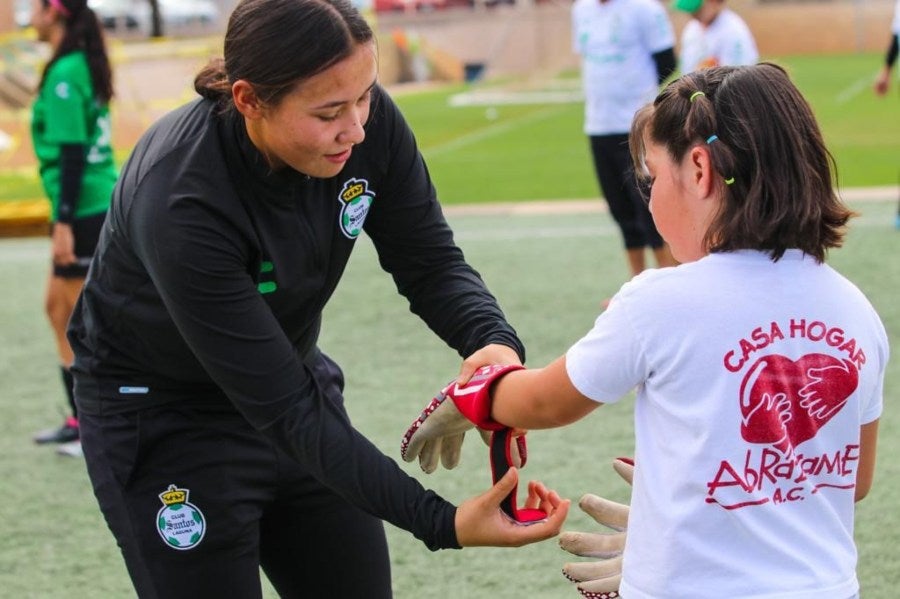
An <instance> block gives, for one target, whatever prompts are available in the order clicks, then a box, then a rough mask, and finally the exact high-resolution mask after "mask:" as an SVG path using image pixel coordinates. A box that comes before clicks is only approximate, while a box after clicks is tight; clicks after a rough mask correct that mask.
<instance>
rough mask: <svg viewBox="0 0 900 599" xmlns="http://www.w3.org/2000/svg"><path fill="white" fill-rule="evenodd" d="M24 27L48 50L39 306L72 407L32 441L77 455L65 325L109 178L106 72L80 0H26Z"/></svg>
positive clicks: (37, 116)
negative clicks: (46, 255)
mask: <svg viewBox="0 0 900 599" xmlns="http://www.w3.org/2000/svg"><path fill="white" fill-rule="evenodd" d="M31 24H32V26H34V28H35V31H36V32H37V35H38V39H39V40H41V41H43V42H48V43H49V44H50V46H51V48H52V54H51V57H50V60H49V62H48V63H47V66H46V67H45V68H44V72H43V74H42V76H41V82H40V86H39V89H38V95H37V99H36V100H35V102H34V107H33V113H32V123H31V134H32V141H33V143H34V151H35V154H36V155H37V159H38V165H39V168H40V174H41V182H42V183H43V185H44V190H45V192H46V194H47V197H48V198H49V200H50V204H51V207H52V211H51V238H52V244H51V247H52V258H53V270H52V272H51V273H50V280H49V283H48V286H47V298H46V311H47V316H48V317H49V319H50V324H51V326H52V327H53V331H54V333H55V335H56V344H57V349H58V351H59V358H60V367H61V371H62V377H63V382H64V384H65V388H66V392H67V393H68V397H69V405H70V406H71V410H72V413H71V415H69V416H67V417H66V419H65V421H64V423H63V425H62V426H61V427H59V428H53V429H50V430H46V431H42V432H40V433H38V434H37V435H35V437H34V440H35V442H37V443H61V444H62V445H60V447H59V452H60V453H61V454H63V455H81V446H80V444H79V435H78V420H77V413H76V410H75V403H74V401H73V399H72V397H73V395H72V387H73V383H72V375H71V373H70V372H69V367H70V366H71V364H72V361H73V356H72V349H71V347H70V346H69V343H68V341H67V340H66V335H65V330H66V324H67V323H68V321H69V317H70V316H71V314H72V308H73V307H74V305H75V300H76V299H77V297H78V294H79V293H80V292H81V287H82V285H83V284H84V279H85V276H86V275H87V270H88V264H89V263H90V260H91V256H92V255H93V253H94V248H95V247H96V245H97V238H98V237H99V234H100V227H101V225H102V224H103V219H104V218H105V216H106V210H107V208H108V206H109V201H110V196H111V193H112V188H113V185H114V184H115V182H116V176H117V173H116V169H115V166H114V164H113V152H112V146H111V143H110V142H111V128H110V118H109V101H110V98H111V97H112V95H113V87H112V70H111V68H110V64H109V57H108V55H107V52H106V46H105V43H104V40H103V34H102V31H101V29H100V25H99V23H98V20H97V16H96V15H95V14H94V12H93V11H92V10H91V9H90V8H89V7H88V6H87V0H33V7H32V17H31Z"/></svg>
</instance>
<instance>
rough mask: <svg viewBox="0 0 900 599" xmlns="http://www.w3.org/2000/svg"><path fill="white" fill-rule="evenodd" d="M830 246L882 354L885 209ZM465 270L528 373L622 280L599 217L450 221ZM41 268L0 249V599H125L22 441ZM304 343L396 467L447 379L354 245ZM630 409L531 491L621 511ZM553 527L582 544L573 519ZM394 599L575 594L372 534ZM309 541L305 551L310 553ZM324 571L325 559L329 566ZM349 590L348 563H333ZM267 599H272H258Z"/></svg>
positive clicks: (445, 487) (873, 558) (565, 456)
mask: <svg viewBox="0 0 900 599" xmlns="http://www.w3.org/2000/svg"><path fill="white" fill-rule="evenodd" d="M854 208H856V209H857V210H859V211H860V212H861V213H862V216H861V218H859V219H857V220H856V221H854V224H853V228H852V230H851V234H850V236H849V239H848V241H847V244H846V246H845V247H844V248H842V249H840V250H837V251H836V252H834V253H833V254H832V255H831V257H830V260H829V261H830V263H831V264H833V265H834V266H835V267H836V268H838V269H839V270H840V271H842V272H844V273H845V274H847V275H848V276H849V277H850V278H851V279H852V280H854V281H855V282H856V283H857V284H858V285H859V286H860V288H861V289H862V290H863V291H864V292H865V293H866V294H867V295H868V296H869V298H870V299H871V301H872V302H873V304H874V305H875V307H876V308H877V309H878V311H879V312H880V314H881V316H882V318H883V320H884V322H885V325H886V327H887V330H888V333H889V335H890V340H891V343H892V345H893V346H894V347H895V348H896V347H898V341H900V339H898V336H900V304H898V302H897V301H896V292H897V281H898V280H900V260H898V259H897V258H896V252H895V249H896V246H897V242H898V235H900V233H898V232H897V231H896V230H894V229H893V216H894V211H895V205H894V204H893V202H873V203H861V204H855V205H854ZM450 220H451V224H452V225H453V227H454V229H455V231H456V237H457V240H458V242H459V244H460V245H461V247H462V248H463V250H464V251H465V253H466V256H467V257H468V259H469V260H470V261H471V262H472V264H473V265H475V267H476V268H477V269H478V270H479V271H480V272H481V273H482V275H483V276H484V278H485V279H486V281H487V283H488V285H489V287H490V288H491V289H492V291H493V292H494V293H495V294H496V295H497V297H498V298H499V300H500V302H501V305H502V306H503V308H504V310H505V312H506V313H507V315H508V317H509V319H510V322H512V323H513V324H514V326H516V328H517V330H518V331H519V333H520V335H521V337H522V339H523V341H524V342H525V343H526V345H527V347H528V352H529V364H531V365H533V366H539V365H543V364H545V363H547V362H549V361H550V360H552V359H553V358H555V357H556V356H558V355H559V354H561V353H562V352H564V351H565V349H566V348H567V347H568V346H569V345H570V344H571V343H573V342H574V341H575V340H577V339H578V338H579V337H580V336H581V335H582V334H584V333H585V332H586V331H587V330H588V329H589V328H590V326H591V325H592V323H593V320H594V318H595V317H596V315H597V313H598V311H599V303H600V300H601V299H603V298H605V297H608V296H609V295H610V294H612V293H613V292H614V291H615V290H616V289H617V288H618V287H619V286H620V284H621V282H622V281H624V280H625V278H626V277H627V273H626V269H625V263H624V260H623V259H622V255H621V250H620V247H619V240H618V233H617V229H616V228H615V226H614V225H613V223H612V222H611V220H610V219H609V217H608V216H607V215H606V214H603V213H592V214H578V215H531V216H524V215H518V216H511V215H491V216H472V215H467V216H462V215H454V213H452V212H451V215H450ZM48 256H49V246H48V242H47V241H46V240H44V239H25V240H0V279H2V280H3V281H5V282H6V283H5V286H4V290H5V293H4V301H3V302H2V303H0V330H2V331H3V344H0V380H2V381H3V387H2V388H3V392H2V393H0V413H2V414H3V415H4V417H3V418H2V419H0V467H2V474H3V478H4V483H3V490H4V493H3V502H2V504H0V522H3V523H4V524H3V541H4V542H3V543H2V544H0V589H2V592H0V595H2V596H4V597H23V598H39V599H56V598H59V599H67V598H69V597H72V596H76V597H79V596H87V595H91V596H96V597H104V598H118V597H133V596H134V593H133V591H132V590H131V587H130V583H129V581H128V578H127V575H126V573H125V567H124V565H123V563H122V561H121V558H120V556H119V554H118V550H117V549H116V546H115V543H114V541H113V539H112V536H111V535H110V533H109V532H108V530H107V529H106V527H105V524H104V523H103V520H102V518H101V517H100V515H99V513H98V510H97V506H96V503H95V500H94V498H93V495H92V492H91V489H90V486H89V484H88V481H87V478H86V475H85V471H84V465H83V463H82V462H79V461H72V460H69V459H65V458H59V457H57V456H55V455H53V452H52V449H50V448H46V447H37V446H34V445H33V444H32V443H31V441H30V436H31V434H32V432H33V431H35V430H36V429H38V428H41V427H44V426H47V425H49V424H54V423H55V422H56V421H57V419H58V414H59V413H58V411H57V408H60V409H61V407H62V405H63V403H64V402H63V399H62V390H61V387H60V384H59V381H58V375H57V366H56V360H55V359H54V347H53V340H52V337H51V335H50V332H49V327H48V326H47V324H46V322H45V319H44V317H43V313H42V300H41V297H42V293H43V289H44V282H45V277H46V272H47V264H48ZM321 346H322V347H323V349H324V350H325V351H326V352H328V353H329V354H331V355H332V356H333V357H334V358H335V359H336V360H337V361H338V362H339V363H341V364H342V366H343V367H344V370H345V373H346V375H347V388H346V399H347V406H348V409H349V411H350V414H351V417H352V418H353V421H354V423H355V424H356V426H357V427H358V428H359V429H360V430H361V431H362V432H363V433H364V434H366V435H367V436H369V437H370V438H371V439H372V441H373V442H374V443H375V444H376V445H377V446H378V447H379V448H380V449H381V450H382V451H384V452H385V453H386V454H387V455H389V456H392V457H394V458H395V459H399V457H398V456H399V439H400V436H401V434H402V433H403V431H404V430H405V429H406V427H407V426H408V425H409V423H410V422H411V421H412V419H413V418H414V417H415V416H416V415H417V414H418V412H419V410H420V409H421V408H422V406H423V405H424V404H425V402H426V401H427V400H428V399H429V398H430V396H431V394H432V393H434V392H435V391H436V390H437V388H438V387H439V386H440V385H441V384H442V383H443V382H445V381H446V380H447V379H448V378H450V377H451V376H452V375H453V374H454V373H455V372H456V371H457V369H458V367H459V359H458V358H457V357H456V356H455V354H454V353H453V352H451V351H450V350H449V349H447V348H446V347H445V346H443V345H442V344H441V342H440V341H439V340H438V339H436V338H435V336H434V335H433V334H431V333H430V332H429V331H427V329H426V327H425V326H424V325H423V324H422V323H421V322H420V321H419V320H418V319H416V318H415V317H414V316H412V315H411V314H410V313H409V311H408V309H407V307H406V304H405V302H404V301H403V300H402V299H401V298H400V297H399V296H398V295H397V293H396V291H395V290H394V287H393V284H392V282H391V280H390V278H389V277H388V276H387V275H385V273H384V272H382V271H381V270H380V268H379V267H378V264H377V261H376V259H375V255H374V251H373V249H372V246H371V244H370V243H369V242H368V241H366V240H365V239H363V240H361V242H360V244H359V247H358V248H357V252H356V254H355V255H354V257H353V259H352V260H351V262H350V264H349V267H348V270H347V273H346V276H345V279H344V281H343V282H342V285H341V286H340V287H339V289H338V291H337V293H336V295H335V297H334V298H333V300H332V301H331V303H330V304H329V306H328V309H327V311H326V316H325V322H324V327H323V334H322V338H321ZM898 387H900V367H898V362H897V360H893V362H892V363H891V364H890V365H889V370H888V373H887V381H886V385H885V394H886V397H885V413H884V416H883V418H882V422H881V435H880V439H879V455H880V456H881V457H880V459H879V461H878V465H877V470H876V478H875V485H874V488H873V490H872V492H871V494H870V496H869V497H868V498H867V499H866V500H865V501H863V502H862V503H861V504H860V505H859V507H858V512H857V531H856V537H857V540H858V545H859V549H860V565H859V576H860V579H861V582H862V585H863V592H862V596H863V597H865V598H866V599H893V597H895V596H896V589H897V588H898V585H900V558H898V557H897V552H896V550H895V548H896V547H897V546H898V545H900V521H898V520H900V512H898V510H897V507H896V506H897V499H896V498H897V497H898V495H900V465H898V462H896V461H894V460H893V459H892V456H893V455H896V454H897V453H898V452H900V430H898V428H900V416H898V412H897V410H896V409H894V404H895V403H896V401H894V400H895V399H896V395H897V391H896V390H897V389H898ZM632 407H633V401H631V400H628V399H626V400H624V401H623V402H622V403H620V404H616V405H612V406H606V407H604V408H601V409H600V410H599V411H597V412H595V413H594V414H592V415H591V416H590V417H588V418H586V419H584V420H583V421H580V422H578V423H576V424H575V425H573V426H570V427H567V428H564V429H558V430H552V431H535V432H533V433H531V434H530V437H529V463H528V466H527V467H526V469H525V470H524V471H523V475H524V477H525V478H537V479H541V480H544V481H545V482H546V483H547V484H549V485H550V486H551V487H553V488H555V489H557V490H558V491H559V492H560V493H561V494H562V495H563V496H566V497H570V498H572V499H574V500H577V499H578V498H579V497H580V496H581V494H583V493H585V492H594V493H598V494H602V495H606V496H608V497H610V498H612V499H616V500H620V501H621V500H626V499H627V497H628V489H627V487H626V486H625V484H624V483H623V482H621V481H620V480H619V479H618V477H617V476H616V475H615V474H614V473H613V472H612V469H611V468H610V467H609V465H608V463H609V460H610V459H611V458H612V457H614V456H617V455H627V454H629V453H630V452H631V450H632V447H633V444H632V434H633V427H632ZM470 437H472V438H469V439H468V440H467V442H466V444H465V445H464V447H463V456H462V463H461V464H460V466H459V467H458V468H457V469H456V470H454V471H450V472H447V471H439V472H437V473H435V474H433V475H425V474H423V473H422V472H421V471H419V469H418V467H417V466H416V465H414V464H406V463H402V462H401V466H402V467H403V469H404V470H405V471H407V472H408V473H409V474H410V475H412V476H415V477H417V478H418V479H419V480H421V481H422V482H423V484H425V485H427V486H429V487H432V488H434V489H435V490H436V491H438V492H439V493H441V494H442V495H443V496H445V497H447V498H448V499H450V500H452V501H454V502H459V501H462V500H463V499H465V498H467V497H469V496H472V495H474V494H476V493H479V492H481V491H483V490H484V489H486V488H487V486H488V484H489V470H488V466H487V454H486V450H485V448H484V446H483V445H482V444H481V441H480V440H479V439H477V438H475V437H474V436H470ZM566 528H567V529H569V530H595V529H596V526H595V525H594V524H593V523H592V521H590V520H589V518H587V517H586V516H585V515H584V514H582V513H581V512H580V511H579V510H578V509H577V508H574V509H573V511H572V513H571V515H570V517H569V521H568V523H567V525H566ZM387 532H388V537H389V542H390V547H391V555H392V565H393V580H394V588H395V596H396V597H397V599H413V598H417V597H422V596H424V595H428V596H436V597H466V598H467V599H507V598H509V599H512V598H518V597H523V596H525V597H529V598H530V599H557V598H561V599H565V598H566V597H577V596H578V595H577V594H576V593H575V591H574V590H573V589H572V588H571V587H570V585H569V584H568V583H567V582H566V581H565V579H564V578H563V577H562V576H561V575H560V568H561V566H562V564H563V562H565V561H567V554H565V553H564V552H562V551H561V550H560V549H559V548H558V547H557V545H556V542H555V541H553V540H550V541H547V542H544V543H539V544H536V545H532V546H529V547H525V548H522V549H515V550H512V549H486V548H478V549H464V550H462V551H441V552H436V553H430V552H428V551H427V550H426V549H425V548H424V546H423V545H422V544H421V543H419V542H418V541H416V540H415V539H413V538H412V536H411V535H409V534H408V533H406V532H404V531H400V530H398V529H396V528H393V527H391V526H388V527H387ZM311 542H314V541H311ZM336 559H340V558H339V557H337V558H336ZM346 567H347V571H348V575H352V571H353V565H352V564H346ZM266 596H267V597H275V594H274V592H272V591H271V589H267V592H266Z"/></svg>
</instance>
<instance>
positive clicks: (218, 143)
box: [69, 88, 524, 549]
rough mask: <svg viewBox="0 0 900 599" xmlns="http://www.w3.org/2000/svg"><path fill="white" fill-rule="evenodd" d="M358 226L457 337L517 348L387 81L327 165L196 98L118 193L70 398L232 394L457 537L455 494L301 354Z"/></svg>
mask: <svg viewBox="0 0 900 599" xmlns="http://www.w3.org/2000/svg"><path fill="white" fill-rule="evenodd" d="M361 229H364V230H365V232H366V234H367V235H368V236H369V237H370V238H371V239H372V241H373V243H374V246H375V248H376V249H377V252H378V257H379V261H380V263H381V266H382V267H383V268H384V269H385V270H386V271H387V272H389V273H390V274H391V275H392V276H393V278H394V281H395V283H396V285H397V288H398V290H399V291H400V293H402V294H403V295H404V296H406V297H407V298H408V300H409V302H410V308H411V310H412V311H413V312H414V313H416V314H418V315H419V316H420V317H421V318H422V319H423V320H424V321H425V322H426V323H427V324H428V326H429V327H430V328H431V329H432V330H433V331H434V332H435V333H437V334H438V335H439V336H440V337H441V338H442V339H443V340H444V341H446V343H447V344H448V345H450V346H451V347H452V348H454V349H456V350H457V351H458V352H459V353H460V355H462V356H466V355H468V354H470V353H471V352H473V351H474V350H476V349H478V348H480V347H482V346H484V345H485V344H488V343H501V344H505V345H508V346H511V347H513V348H515V349H516V350H517V351H518V352H519V355H520V356H521V357H522V358H523V359H524V349H523V347H522V344H521V343H520V341H519V339H518V338H517V336H516V333H515V331H514V330H513V329H512V328H511V327H510V326H509V325H508V324H507V323H506V320H505V318H504V316H503V313H502V312H501V311H500V309H499V307H498V305H497V302H496V300H495V299H494V297H493V296H492V295H491V294H490V293H489V292H488V290H487V289H486V288H485V285H484V283H483V281H482V280H481V278H480V276H479V275H478V273H476V272H475V271H474V270H473V269H472V268H471V267H470V266H468V265H467V264H466V262H465V260H464V257H463V254H462V252H461V251H460V249H459V248H458V247H457V246H456V245H455V244H454V242H453V236H452V233H451V231H450V229H449V227H448V226H447V223H446V221H445V220H444V217H443V214H442V212H441V208H440V205H439V204H438V202H437V200H436V194H435V190H434V187H433V186H432V184H431V180H430V178H429V176H428V172H427V169H426V167H425V164H424V162H423V161H422V158H421V156H420V154H419V152H418V150H417V147H416V143H415V140H414V138H413V135H412V133H411V131H410V129H409V127H408V126H407V124H406V122H405V121H404V119H403V117H402V116H401V114H400V112H399V111H398V109H397V107H396V106H395V104H394V103H393V101H392V100H391V99H390V98H389V97H388V96H387V94H386V93H385V92H384V91H383V90H381V89H380V88H376V89H375V92H374V96H373V102H372V111H371V116H370V118H369V122H368V123H367V125H366V138H365V140H364V142H363V143H361V144H359V145H358V146H356V147H354V150H353V154H352V156H351V158H350V159H349V161H348V162H347V164H346V165H345V166H344V168H343V170H342V171H341V173H340V174H339V175H337V176H335V177H333V178H330V179H314V178H309V177H307V176H306V175H303V174H301V173H298V172H296V171H293V170H290V169H284V170H282V171H278V172H274V173H273V172H271V171H270V169H269V168H268V166H267V165H266V163H265V160H264V158H263V156H262V155H261V154H260V153H259V152H258V151H257V150H256V148H255V147H254V146H253V145H252V143H251V142H250V140H249V138H248V137H247V133H246V130H245V127H244V122H243V119H242V117H240V115H239V114H238V113H236V111H231V113H226V114H224V115H223V114H221V112H220V111H219V109H218V108H217V106H216V104H214V103H213V102H211V101H209V100H204V99H198V100H196V101H194V102H191V103H189V104H187V105H185V106H183V107H181V108H179V109H177V110H175V111H173V112H172V113H170V114H168V115H167V116H165V117H163V118H162V119H161V120H160V121H159V122H157V123H156V124H155V125H154V126H153V127H152V128H150V129H149V130H148V131H147V133H145V134H144V136H143V137H142V139H141V140H140V141H139V142H138V144H137V146H136V147H135V149H134V152H133V154H132V156H131V157H130V158H129V160H128V162H127V163H126V165H125V166H124V168H123V170H122V174H121V178H120V180H119V182H118V184H117V186H116V189H115V191H114V193H113V203H112V206H111V208H110V211H109V214H108V216H107V219H106V224H105V225H104V228H103V231H102V234H101V237H100V243H99V246H98V249H97V253H96V256H95V258H94V261H93V263H92V265H91V270H90V273H89V275H88V279H87V281H86V284H85V288H84V292H83V294H82V296H81V298H80V299H79V302H78V305H77V306H76V310H75V313H74V315H73V317H72V321H71V324H70V328H69V339H70V341H71V343H72V346H73V349H74V350H75V354H76V359H75V365H74V366H73V372H74V373H75V375H76V380H77V388H78V391H77V396H78V401H79V409H81V410H84V411H85V412H89V413H101V412H102V413H111V412H117V411H130V410H138V409H142V408H146V407H150V406H154V405H160V404H161V403H162V402H182V403H184V404H188V403H191V402H194V403H203V404H204V405H209V404H215V403H216V402H227V401H230V402H231V403H232V404H233V405H234V406H235V407H236V408H237V410H239V411H240V413H241V414H243V415H244V417H245V418H246V419H247V420H248V421H249V422H250V423H251V424H252V425H253V426H254V427H255V428H256V429H258V430H260V431H261V432H262V433H263V434H265V435H268V436H269V437H270V438H271V439H273V440H274V441H275V442H276V443H277V444H279V445H280V446H281V447H283V448H284V449H285V450H287V451H288V452H289V453H290V454H291V455H293V456H294V457H295V458H296V459H297V460H298V461H299V462H300V463H301V464H303V465H304V466H305V467H307V468H308V469H309V471H310V472H311V473H312V474H313V475H314V476H316V477H317V478H318V479H319V480H320V481H322V483H323V484H325V485H326V486H328V487H330V488H332V489H334V490H335V491H336V492H337V493H339V494H340V495H341V496H343V497H345V498H346V499H347V500H348V501H350V502H351V503H353V504H354V505H357V506H359V507H360V508H362V509H364V510H366V511H367V512H369V513H371V514H373V515H375V516H377V517H380V518H383V519H385V520H387V521H389V522H391V523H393V524H394V525H396V526H398V527H401V528H404V529H406V530H408V531H410V532H412V533H413V534H414V535H415V536H416V537H417V538H419V539H422V540H423V541H424V542H425V544H426V545H427V546H429V547H430V548H432V549H437V548H445V547H458V543H457V540H456V535H455V529H454V515H455V508H454V507H453V506H452V505H451V504H450V503H448V502H446V501H444V500H443V499H442V498H440V497H439V496H437V495H436V494H435V493H433V492H431V491H426V490H425V489H424V488H423V487H422V486H421V485H420V484H419V483H418V482H417V481H416V480H415V479H414V478H412V477H410V476H408V475H407V474H406V473H404V472H403V471H402V470H401V469H400V468H399V467H398V466H397V464H396V463H395V462H394V461H393V460H391V459H390V458H388V457H386V456H385V455H383V454H382V453H381V452H380V451H379V450H378V449H377V448H376V447H375V446H374V445H372V444H371V443H370V442H369V441H368V440H367V439H366V438H365V437H363V436H362V435H361V434H360V433H358V432H357V431H356V430H354V429H353V428H352V426H351V425H350V423H349V422H348V420H347V419H346V417H345V416H344V415H343V413H342V412H341V411H340V410H339V409H337V408H336V407H335V406H334V405H333V404H332V403H331V402H330V401H329V400H328V399H327V398H325V397H323V396H322V394H321V392H320V391H319V387H318V385H317V383H316V381H315V380H314V379H313V377H312V376H311V374H310V371H309V368H308V367H307V366H306V365H305V364H304V360H309V359H314V356H315V355H316V352H317V349H316V338H317V336H318V332H319V325H320V321H321V314H322V309H323V307H324V306H325V304H326V302H327V301H328V299H329V297H330V296H331V294H332V292H333V291H334V289H335V287H336V286H337V283H338V281H339V280H340V278H341V275H342V273H343V271H344V267H345V265H346V263H347V260H348V258H349V257H350V252H351V251H352V250H353V247H354V243H355V241H356V237H357V235H358V234H359V233H360V230H361Z"/></svg>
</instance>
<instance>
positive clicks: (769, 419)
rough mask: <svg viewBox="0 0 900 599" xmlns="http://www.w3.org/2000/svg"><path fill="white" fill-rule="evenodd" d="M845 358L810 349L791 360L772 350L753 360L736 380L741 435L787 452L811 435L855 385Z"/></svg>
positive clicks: (856, 375)
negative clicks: (808, 352)
mask: <svg viewBox="0 0 900 599" xmlns="http://www.w3.org/2000/svg"><path fill="white" fill-rule="evenodd" d="M858 383H859V373H858V372H857V370H856V368H855V367H854V365H853V362H851V361H850V360H843V361H841V360H839V359H837V358H834V357H832V356H828V355H825V354H809V355H806V356H803V357H802V358H800V359H799V360H797V361H796V362H795V361H794V360H791V359H790V358H786V357H784V356H779V355H771V356H765V357H763V358H760V359H759V360H757V361H756V363H755V364H753V366H751V367H750V370H748V371H747V374H746V375H745V376H744V381H743V382H742V383H741V415H742V416H743V419H742V421H741V436H742V437H743V438H744V440H745V441H747V442H749V443H771V444H773V445H775V447H777V448H778V449H779V450H781V452H782V453H784V454H787V453H788V452H789V451H791V450H793V448H796V447H797V446H798V445H800V444H801V443H803V442H804V441H807V440H809V439H812V438H813V437H815V436H816V433H817V432H818V431H819V429H820V428H821V427H822V426H824V425H825V423H826V422H828V421H829V420H831V418H832V417H833V416H834V415H835V414H837V413H838V412H839V411H840V410H841V408H842V407H844V404H846V403H847V398H848V397H850V394H851V393H853V392H854V391H855V390H856V386H857V384H858Z"/></svg>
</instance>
